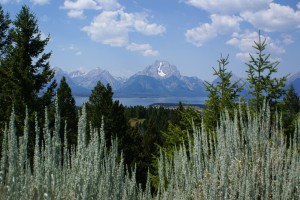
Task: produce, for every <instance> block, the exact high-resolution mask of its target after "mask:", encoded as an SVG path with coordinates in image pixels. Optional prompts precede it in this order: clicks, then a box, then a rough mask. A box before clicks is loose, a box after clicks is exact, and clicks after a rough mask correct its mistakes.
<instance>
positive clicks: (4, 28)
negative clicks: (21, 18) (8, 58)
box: [0, 5, 11, 64]
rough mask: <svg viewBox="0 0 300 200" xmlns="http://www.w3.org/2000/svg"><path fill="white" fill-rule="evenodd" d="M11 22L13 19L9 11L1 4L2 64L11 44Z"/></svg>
mask: <svg viewBox="0 0 300 200" xmlns="http://www.w3.org/2000/svg"><path fill="white" fill-rule="evenodd" d="M10 24H11V20H10V18H9V14H8V13H6V14H5V13H4V11H3V9H2V6H1V5H0V64H1V60H2V58H3V57H5V55H6V53H7V47H8V46H9V44H10V39H9V34H8V31H9V26H10Z"/></svg>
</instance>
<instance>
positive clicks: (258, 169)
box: [0, 107, 300, 199]
mask: <svg viewBox="0 0 300 200" xmlns="http://www.w3.org/2000/svg"><path fill="white" fill-rule="evenodd" d="M263 109H265V110H264V111H262V112H259V113H257V114H255V115H251V114H250V112H248V114H247V118H243V117H241V116H242V115H241V113H240V112H241V111H239V112H235V115H234V119H232V118H231V117H230V116H229V113H228V112H225V113H224V114H223V115H222V117H221V120H220V123H219V126H218V127H217V129H216V134H215V137H216V138H215V141H218V142H217V143H216V145H214V146H209V145H208V144H209V142H210V141H209V138H208V137H206V135H207V133H206V130H205V129H204V128H202V129H197V128H196V127H194V128H193V130H194V131H193V137H191V138H190V140H188V144H189V145H188V146H187V147H186V145H180V146H178V147H177V148H176V149H175V150H174V153H173V157H170V156H166V155H164V154H163V153H162V151H160V156H159V158H158V174H159V185H158V192H157V194H156V195H155V196H154V197H152V195H151V191H150V180H149V176H148V178H147V181H146V186H145V189H144V190H143V189H142V188H141V186H140V185H138V184H137V182H136V178H135V177H136V171H135V170H133V171H132V172H131V173H130V172H129V170H125V166H124V160H123V158H122V155H119V154H118V150H117V142H116V141H114V140H113V141H112V142H111V144H112V145H111V147H110V148H109V149H108V148H107V147H106V140H105V134H104V130H103V128H101V130H100V132H98V131H97V129H94V128H92V127H91V128H90V132H89V133H87V131H86V130H87V129H86V126H87V115H86V111H85V107H83V108H82V111H81V114H80V116H79V122H78V144H77V147H76V148H75V146H73V147H72V148H71V150H69V148H66V147H67V142H64V143H62V142H61V141H60V138H59V137H58V132H59V128H60V126H59V124H60V122H59V121H60V117H59V115H58V114H56V119H55V121H56V122H55V129H54V130H53V131H51V130H50V129H49V120H48V117H47V115H48V114H47V110H46V111H45V119H46V120H45V124H44V128H43V132H42V133H40V131H39V130H40V128H39V124H38V120H37V119H36V124H35V126H36V128H35V135H36V137H35V139H36V144H35V150H34V152H35V154H34V162H33V166H32V167H31V166H30V162H28V157H27V153H26V152H27V150H28V149H27V145H28V144H27V142H28V137H27V135H28V134H27V132H28V129H27V128H28V118H25V120H24V124H25V125H24V127H25V128H24V133H23V137H19V138H18V137H17V129H16V124H15V114H14V111H13V112H12V114H11V118H10V124H9V126H8V128H6V129H5V131H4V133H5V139H4V140H3V144H2V153H3V156H2V158H1V161H0V166H1V171H0V199H152V198H154V199H297V198H299V192H300V191H299V187H298V186H299V185H300V178H299V177H300V154H299V152H300V146H299V145H300V140H299V138H300V131H299V130H300V129H299V128H300V118H299V119H298V122H297V129H296V131H295V134H294V136H293V137H294V138H293V140H292V143H291V145H290V147H289V148H288V147H287V145H286V140H285V137H284V135H283V130H282V129H281V126H280V122H279V121H277V123H275V125H271V123H269V122H270V117H271V113H270V110H269V108H268V107H266V108H263ZM277 119H279V117H277ZM101 127H104V126H103V125H102V126H101ZM270 129H271V130H272V134H271V137H270V138H269V137H268V134H269V130H270ZM40 134H43V135H44V137H43V142H42V143H41V144H39V142H38V141H39V139H40ZM87 134H89V135H90V139H88V138H87ZM65 136H66V135H65ZM65 136H64V137H65ZM64 141H67V139H65V140H64ZM212 151H214V152H215V154H211V153H210V152H212ZM187 152H189V155H188V154H187ZM130 174H131V175H130Z"/></svg>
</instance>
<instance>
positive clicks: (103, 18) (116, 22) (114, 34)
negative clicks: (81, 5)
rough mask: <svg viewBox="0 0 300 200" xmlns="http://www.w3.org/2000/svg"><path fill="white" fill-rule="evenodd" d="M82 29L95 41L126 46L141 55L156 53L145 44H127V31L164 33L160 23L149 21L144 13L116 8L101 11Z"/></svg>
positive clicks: (115, 45)
mask: <svg viewBox="0 0 300 200" xmlns="http://www.w3.org/2000/svg"><path fill="white" fill-rule="evenodd" d="M82 30H83V31H84V32H86V33H87V34H88V35H89V36H90V38H91V39H92V40H94V41H96V42H101V43H102V44H107V45H110V46H113V47H126V48H127V50H130V51H140V52H142V53H143V55H145V56H149V55H156V54H158V53H157V52H156V51H154V50H152V48H151V47H149V46H147V45H137V44H134V43H132V44H129V43H130V41H129V33H130V32H139V33H141V34H144V35H159V34H162V33H164V32H165V30H166V29H165V27H163V26H162V25H158V24H155V23H149V22H148V20H147V16H146V15H144V14H139V13H126V12H124V11H123V10H116V11H103V12H101V13H100V14H99V15H98V16H96V17H95V18H94V20H93V21H92V22H91V24H90V25H88V26H85V27H83V28H82Z"/></svg>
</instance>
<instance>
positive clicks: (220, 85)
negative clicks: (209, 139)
mask: <svg viewBox="0 0 300 200" xmlns="http://www.w3.org/2000/svg"><path fill="white" fill-rule="evenodd" d="M228 58H229V57H228V56H227V57H226V58H223V57H222V56H221V58H220V59H219V60H218V63H219V68H218V69H215V68H213V70H214V76H217V78H218V79H217V80H218V81H217V82H216V83H215V84H212V83H208V82H205V87H206V91H207V92H208V100H207V101H206V102H205V105H206V107H207V109H205V110H204V123H205V126H206V128H207V129H210V130H214V129H215V127H216V126H217V123H218V121H219V118H220V114H221V113H222V112H224V110H225V109H228V110H229V111H233V110H234V109H235V108H236V107H237V103H236V101H238V98H239V92H241V91H242V89H243V86H239V82H240V80H238V81H235V82H234V83H231V77H232V73H231V72H228V71H227V68H226V66H227V65H228V63H229V62H228ZM230 114H231V115H233V113H232V112H231V113H230Z"/></svg>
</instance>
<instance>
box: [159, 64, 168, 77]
mask: <svg viewBox="0 0 300 200" xmlns="http://www.w3.org/2000/svg"><path fill="white" fill-rule="evenodd" d="M161 67H162V62H160V63H159V66H158V68H157V73H158V75H159V76H161V77H164V76H166V75H167V74H165V73H164V72H163V70H162V69H161Z"/></svg>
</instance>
